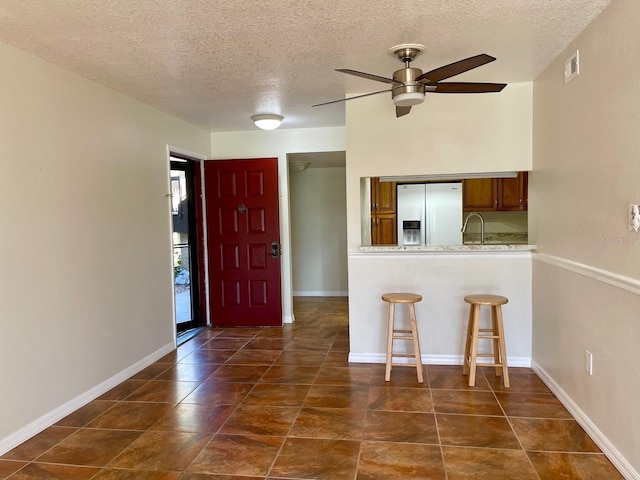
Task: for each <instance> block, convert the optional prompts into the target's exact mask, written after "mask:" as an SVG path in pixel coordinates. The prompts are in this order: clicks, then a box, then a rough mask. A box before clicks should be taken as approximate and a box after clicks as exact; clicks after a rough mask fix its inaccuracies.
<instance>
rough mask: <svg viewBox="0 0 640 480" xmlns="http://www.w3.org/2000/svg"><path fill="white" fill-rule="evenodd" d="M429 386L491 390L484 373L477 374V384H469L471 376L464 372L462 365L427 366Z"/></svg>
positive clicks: (433, 387) (447, 388) (434, 387)
mask: <svg viewBox="0 0 640 480" xmlns="http://www.w3.org/2000/svg"><path fill="white" fill-rule="evenodd" d="M427 375H428V377H429V386H430V387H431V388H432V389H438V390H491V387H490V386H489V382H487V380H486V379H485V378H484V375H482V374H479V375H476V384H475V386H473V387H470V386H469V376H468V375H463V374H462V365H460V366H457V365H456V366H445V365H443V366H437V367H435V366H432V365H429V366H428V367H427Z"/></svg>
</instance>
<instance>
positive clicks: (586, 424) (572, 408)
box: [531, 360, 640, 480]
mask: <svg viewBox="0 0 640 480" xmlns="http://www.w3.org/2000/svg"><path fill="white" fill-rule="evenodd" d="M531 368H532V369H533V371H534V372H536V374H538V376H539V377H540V379H541V380H542V381H543V382H544V383H545V384H546V385H547V387H549V389H550V390H551V391H552V392H553V394H554V395H555V396H556V397H558V400H560V402H561V403H562V404H563V405H564V406H565V407H566V409H567V410H569V412H570V413H571V415H572V416H573V418H575V419H576V421H577V422H578V423H579V424H580V426H581V427H582V428H583V429H584V430H585V431H586V432H587V433H588V434H589V436H590V437H591V438H592V439H593V441H594V442H595V443H596V444H597V445H598V447H600V449H601V450H602V452H603V453H604V454H605V456H606V457H607V458H608V459H609V460H610V461H611V463H613V465H614V466H615V467H616V468H617V469H618V470H619V471H620V473H621V474H622V475H623V476H624V478H627V479H629V480H640V473H638V472H637V471H636V470H635V469H634V468H633V466H632V465H631V464H630V463H629V462H628V461H627V459H625V458H624V457H623V456H622V454H621V453H620V451H619V450H618V449H617V448H616V447H615V446H614V445H613V444H612V443H611V442H610V441H609V439H608V438H607V437H606V436H605V435H604V434H603V433H602V432H601V431H600V429H599V428H598V427H597V426H596V425H595V424H594V423H593V422H592V421H591V419H590V418H589V417H588V416H587V415H586V414H585V413H584V412H583V411H582V409H581V408H580V407H579V406H578V405H577V404H576V403H575V402H574V401H573V399H572V398H571V397H570V396H569V395H568V394H567V392H565V391H564V390H563V389H562V387H560V385H558V383H556V381H555V380H554V379H553V377H552V376H551V375H549V374H548V373H547V372H546V371H545V369H544V368H542V367H541V366H540V365H539V364H538V363H536V361H535V360H532V361H531Z"/></svg>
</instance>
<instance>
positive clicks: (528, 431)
mask: <svg viewBox="0 0 640 480" xmlns="http://www.w3.org/2000/svg"><path fill="white" fill-rule="evenodd" d="M509 420H510V422H511V425H512V426H513V430H514V431H515V432H516V435H517V436H518V438H519V439H520V442H521V443H522V446H523V447H524V449H525V450H541V451H547V452H598V453H599V452H600V449H599V448H598V447H597V446H596V444H595V443H594V442H593V440H591V439H590V438H589V436H588V435H587V434H586V433H585V431H584V430H583V429H582V427H580V425H578V422H576V421H575V420H555V419H539V418H510V419H509Z"/></svg>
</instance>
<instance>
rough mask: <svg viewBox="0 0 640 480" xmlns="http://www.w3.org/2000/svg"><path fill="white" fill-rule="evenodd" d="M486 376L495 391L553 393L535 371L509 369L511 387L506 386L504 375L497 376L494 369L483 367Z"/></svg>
mask: <svg viewBox="0 0 640 480" xmlns="http://www.w3.org/2000/svg"><path fill="white" fill-rule="evenodd" d="M483 373H484V377H485V378H486V379H487V380H488V382H489V385H490V386H491V388H492V389H493V390H495V391H498V392H501V391H505V392H527V393H551V390H549V387H547V386H546V385H545V384H544V382H543V381H542V380H540V377H538V376H537V375H536V374H535V373H527V372H514V371H513V369H511V368H510V369H509V388H505V387H504V385H503V383H502V377H496V374H495V371H494V370H493V369H488V368H487V369H483Z"/></svg>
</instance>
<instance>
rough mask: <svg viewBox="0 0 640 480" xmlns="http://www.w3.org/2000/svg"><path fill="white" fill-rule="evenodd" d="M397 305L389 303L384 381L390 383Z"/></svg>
mask: <svg viewBox="0 0 640 480" xmlns="http://www.w3.org/2000/svg"><path fill="white" fill-rule="evenodd" d="M395 307H396V304H395V303H389V325H388V327H387V364H386V366H385V370H384V381H385V382H389V381H390V380H391V357H392V355H393V353H392V352H393V329H394V326H393V325H394V324H393V322H394V314H395Z"/></svg>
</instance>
